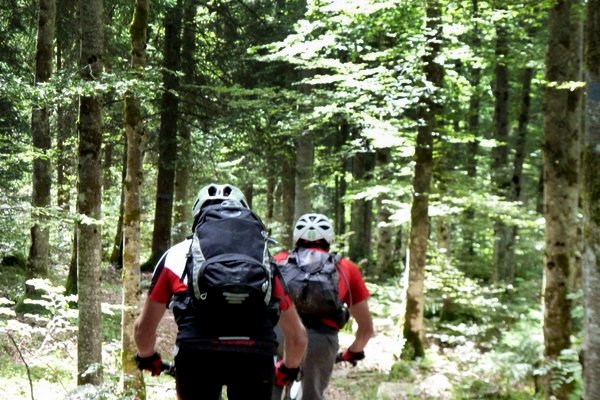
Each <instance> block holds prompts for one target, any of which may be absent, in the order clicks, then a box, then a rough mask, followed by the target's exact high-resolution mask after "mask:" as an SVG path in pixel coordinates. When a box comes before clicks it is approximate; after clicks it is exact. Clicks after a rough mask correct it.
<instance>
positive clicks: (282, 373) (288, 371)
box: [274, 360, 300, 386]
mask: <svg viewBox="0 0 600 400" xmlns="http://www.w3.org/2000/svg"><path fill="white" fill-rule="evenodd" d="M299 372H300V368H288V367H286V366H285V364H284V363H283V360H279V361H277V364H275V382H274V383H275V385H276V386H287V385H289V384H290V383H292V382H293V381H294V380H295V379H296V377H297V376H298V373H299Z"/></svg>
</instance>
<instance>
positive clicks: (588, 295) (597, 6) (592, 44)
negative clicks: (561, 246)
mask: <svg viewBox="0 0 600 400" xmlns="http://www.w3.org/2000/svg"><path fill="white" fill-rule="evenodd" d="M585 36H586V39H585V44H586V52H585V65H586V67H587V98H586V116H587V119H586V135H585V138H586V140H585V146H584V151H583V196H582V198H583V214H584V256H583V293H584V296H583V297H584V318H583V320H584V335H583V336H584V338H583V349H582V359H583V362H582V364H583V398H584V399H600V384H599V383H600V313H599V310H600V174H598V170H599V169H600V42H598V37H600V0H588V2H587V10H586V32H585Z"/></svg>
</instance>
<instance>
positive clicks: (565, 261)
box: [542, 0, 582, 399]
mask: <svg viewBox="0 0 600 400" xmlns="http://www.w3.org/2000/svg"><path fill="white" fill-rule="evenodd" d="M579 8H580V4H579V1H578V0H561V1H558V2H556V3H555V5H554V6H553V7H552V8H551V9H550V14H549V19H548V47H547V52H546V81H547V82H548V83H547V84H546V87H545V90H544V137H543V144H542V152H543V158H544V217H545V219H546V234H545V236H546V237H545V242H546V243H545V244H546V248H545V254H544V273H545V288H544V306H545V307H544V358H545V361H546V362H551V361H554V360H557V358H558V357H559V356H560V353H561V352H562V351H563V350H566V349H568V348H569V347H570V346H571V341H570V338H571V334H572V327H571V300H570V297H569V295H570V294H571V293H570V291H569V277H570V274H571V271H572V270H573V267H574V264H575V262H576V252H577V249H578V243H577V242H578V234H577V226H578V218H577V212H578V208H577V207H578V200H579V184H580V179H579V165H580V127H581V118H580V114H579V111H580V110H579V108H580V107H579V105H580V101H581V95H582V89H581V88H573V87H571V85H572V82H574V81H576V80H577V78H578V76H579V71H578V68H577V65H578V64H579V63H578V62H577V58H578V57H580V51H579V47H580V43H579V40H578V36H579V35H578V34H577V33H578V32H580V29H579V26H578V24H579V23H581V22H580V21H581V20H580V17H581V16H580V15H578V10H579ZM559 372H560V371H555V370H552V371H550V372H549V373H548V374H547V375H546V376H545V379H544V391H545V394H546V396H548V397H551V396H554V397H556V398H557V399H567V398H569V395H570V393H571V391H572V389H573V388H572V386H571V385H570V384H568V383H564V384H563V385H562V386H559V387H556V386H555V385H553V384H552V380H553V378H554V377H555V376H557V374H558V373H559ZM562 374H564V372H562Z"/></svg>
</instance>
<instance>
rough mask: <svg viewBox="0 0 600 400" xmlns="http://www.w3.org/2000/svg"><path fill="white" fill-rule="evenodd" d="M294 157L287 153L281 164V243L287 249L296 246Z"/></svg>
mask: <svg viewBox="0 0 600 400" xmlns="http://www.w3.org/2000/svg"><path fill="white" fill-rule="evenodd" d="M294 164H295V161H294V157H293V155H292V154H287V155H286V156H285V157H284V159H283V162H282V164H281V197H282V199H281V219H282V221H281V222H282V229H283V232H282V233H281V244H282V245H283V246H284V247H285V248H286V249H291V248H293V247H294V243H293V240H292V239H293V237H292V231H293V230H294V224H295V223H296V221H294V197H295V187H296V184H295V181H296V173H295V168H294V167H293V166H294Z"/></svg>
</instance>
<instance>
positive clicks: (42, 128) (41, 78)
mask: <svg viewBox="0 0 600 400" xmlns="http://www.w3.org/2000/svg"><path fill="white" fill-rule="evenodd" d="M55 20H56V0H41V1H40V2H39V8H38V32H37V46H36V54H35V79H34V85H36V86H38V85H43V84H45V83H47V82H48V80H49V79H50V76H51V75H52V61H53V48H54V36H55V35H54V32H55V29H54V23H55ZM41 101H42V104H36V105H34V106H33V109H32V111H31V134H32V138H33V146H34V148H35V149H36V152H37V155H36V157H35V158H34V160H33V176H32V180H33V182H32V185H31V187H32V189H33V190H32V195H31V206H32V208H33V212H32V214H31V217H32V219H33V226H32V227H31V246H30V247H29V258H28V260H27V276H28V277H29V278H34V277H36V278H37V277H45V276H47V275H48V256H49V252H50V249H49V246H50V243H49V229H48V226H47V224H46V222H45V221H46V220H47V218H46V217H45V215H46V213H47V212H48V211H47V210H45V208H47V207H49V206H50V203H51V201H50V188H51V186H52V185H51V184H52V169H51V165H50V154H49V151H50V148H51V137H50V120H49V109H48V105H47V104H43V102H46V101H47V100H46V99H43V100H41ZM28 290H31V289H28ZM30 294H31V293H30Z"/></svg>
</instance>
